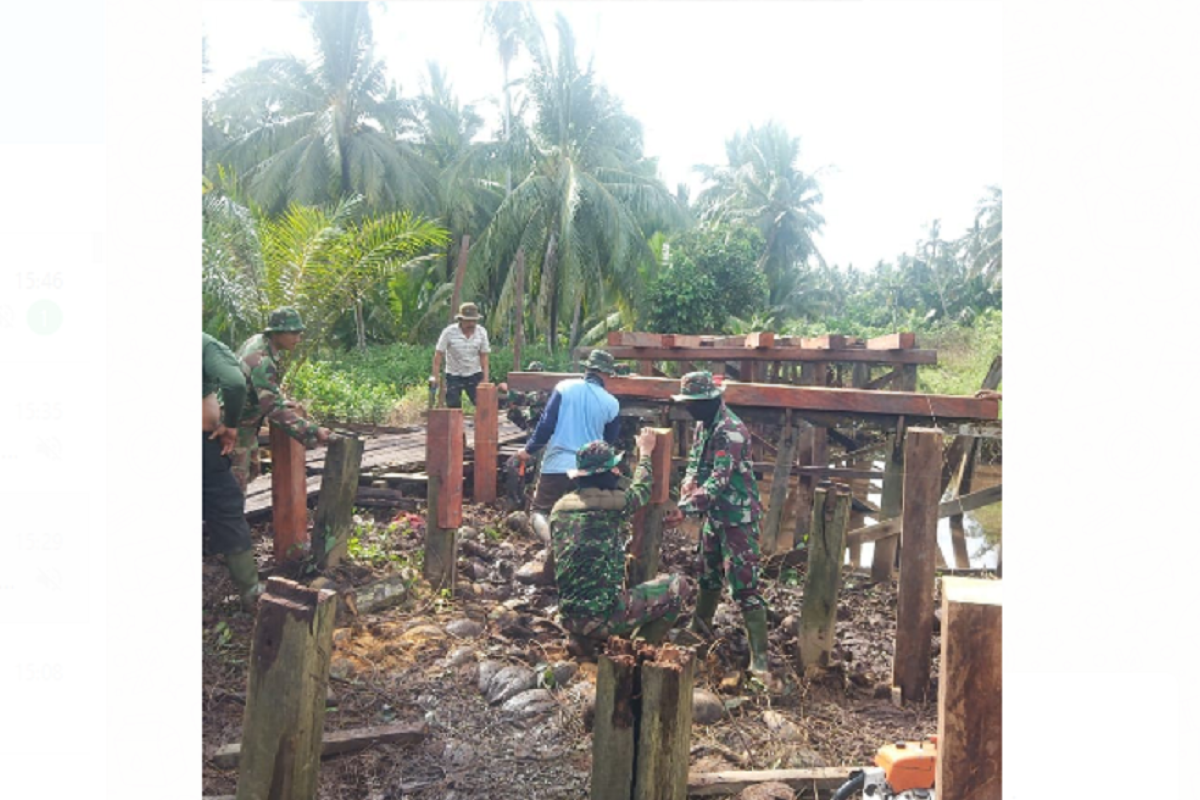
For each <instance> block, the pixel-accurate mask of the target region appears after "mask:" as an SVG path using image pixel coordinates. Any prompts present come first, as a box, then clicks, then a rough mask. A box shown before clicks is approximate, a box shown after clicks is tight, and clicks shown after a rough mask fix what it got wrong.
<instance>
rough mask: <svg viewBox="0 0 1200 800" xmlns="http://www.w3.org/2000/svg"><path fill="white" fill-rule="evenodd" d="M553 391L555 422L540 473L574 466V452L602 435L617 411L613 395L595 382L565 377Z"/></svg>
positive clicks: (617, 406) (555, 472)
mask: <svg viewBox="0 0 1200 800" xmlns="http://www.w3.org/2000/svg"><path fill="white" fill-rule="evenodd" d="M555 391H557V392H558V393H559V395H560V396H561V400H560V404H559V408H558V421H557V423H556V425H555V428H554V433H553V434H552V435H551V437H550V442H549V443H548V444H547V445H546V454H545V457H544V459H543V461H542V472H543V473H545V474H548V475H564V474H566V473H567V471H569V470H571V469H574V468H575V454H576V453H577V452H579V448H581V447H583V446H584V445H585V444H587V443H588V442H592V441H595V440H597V439H603V438H604V428H605V426H606V425H608V423H610V422H612V420H614V419H615V418H616V417H617V414H618V413H620V410H621V406H620V403H618V402H617V398H615V397H613V396H612V395H611V394H609V393H608V390H606V389H605V388H604V387H603V386H601V385H600V384H599V383H597V382H595V381H589V380H586V379H584V378H568V379H566V380H564V381H560V382H559V384H558V385H557V386H556V387H555Z"/></svg>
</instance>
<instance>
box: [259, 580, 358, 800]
mask: <svg viewBox="0 0 1200 800" xmlns="http://www.w3.org/2000/svg"><path fill="white" fill-rule="evenodd" d="M336 610H337V595H336V593H334V592H330V591H325V590H317V589H311V588H309V587H307V586H301V585H300V584H298V583H295V582H294V581H289V580H285V579H283V578H271V579H269V580H268V581H267V590H266V592H265V593H264V594H263V596H262V597H261V598H260V599H259V602H258V616H257V618H256V620H255V623H254V634H253V638H252V640H251V643H250V662H249V670H248V671H249V677H248V684H247V689H246V711H245V715H244V717H243V721H242V731H243V733H242V753H241V758H240V765H239V770H238V783H237V797H238V800H258V798H268V797H271V798H274V797H279V798H284V797H286V798H295V800H314V798H316V796H317V770H318V765H319V761H320V754H321V741H322V739H323V736H322V731H323V729H324V725H325V692H326V687H327V684H328V681H329V655H330V651H331V649H332V647H333V620H334V615H335V613H336Z"/></svg>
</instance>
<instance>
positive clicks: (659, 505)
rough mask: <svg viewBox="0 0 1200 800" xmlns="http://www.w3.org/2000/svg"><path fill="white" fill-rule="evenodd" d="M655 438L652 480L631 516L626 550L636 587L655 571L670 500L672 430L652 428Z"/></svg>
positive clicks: (660, 554) (673, 434)
mask: <svg viewBox="0 0 1200 800" xmlns="http://www.w3.org/2000/svg"><path fill="white" fill-rule="evenodd" d="M654 433H655V434H656V435H657V438H656V439H655V441H654V451H653V452H652V453H651V454H650V461H651V466H650V469H651V474H652V477H653V483H652V484H651V486H650V503H649V505H647V506H645V507H643V508H639V509H638V510H637V512H636V513H635V514H634V515H633V519H632V528H633V536H632V537H631V539H630V542H629V552H630V554H631V555H632V556H633V561H632V562H631V563H630V565H629V585H630V586H636V585H638V584H639V583H644V582H645V581H648V580H653V578H654V576H655V575H656V574H658V565H659V560H660V558H661V556H662V528H663V517H664V515H665V514H666V507H665V506H666V504H667V503H669V502H670V500H671V454H672V452H673V450H674V447H675V432H674V431H673V430H672V429H670V428H655V429H654Z"/></svg>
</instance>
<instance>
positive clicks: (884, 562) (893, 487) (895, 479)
mask: <svg viewBox="0 0 1200 800" xmlns="http://www.w3.org/2000/svg"><path fill="white" fill-rule="evenodd" d="M903 507H904V424H903V418H902V419H901V421H900V423H899V424H898V425H897V426H896V432H895V433H894V434H892V436H890V437H889V438H888V446H887V448H886V455H885V459H884V465H883V493H882V496H881V497H880V498H879V521H880V522H884V521H885V520H889V519H895V518H896V517H898V516H900V512H901V510H902V509H903ZM898 546H899V539H898V538H897V537H895V536H893V537H892V538H890V539H882V540H880V541H877V542H875V553H874V555H873V556H872V558H871V582H872V583H881V582H883V581H889V580H891V579H892V575H893V574H894V573H895V568H896V548H897V547H898Z"/></svg>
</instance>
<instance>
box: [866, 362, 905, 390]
mask: <svg viewBox="0 0 1200 800" xmlns="http://www.w3.org/2000/svg"><path fill="white" fill-rule="evenodd" d="M900 374H901V369H900V367H896V368H895V369H893V370H889V371H888V372H885V373H884V374H882V375H880V376H879V377H878V378H876V379H875V380H872V381H867V383H866V384H864V385H863V387H862V388H864V389H882V388H883V387H885V386H889V385H890V384H891V383H892V381H894V380H896V379H897V378H899V377H900Z"/></svg>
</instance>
